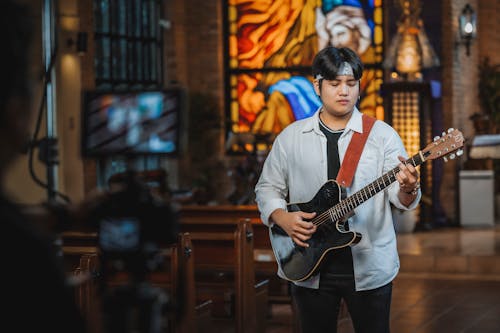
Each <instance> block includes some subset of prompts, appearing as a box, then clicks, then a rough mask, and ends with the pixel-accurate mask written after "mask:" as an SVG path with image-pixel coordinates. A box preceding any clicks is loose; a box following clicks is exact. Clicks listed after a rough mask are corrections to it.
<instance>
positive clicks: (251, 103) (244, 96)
mask: <svg viewBox="0 0 500 333" xmlns="http://www.w3.org/2000/svg"><path fill="white" fill-rule="evenodd" d="M382 16H383V15H382V0H366V1H362V0H360V1H358V0H329V1H328V0H323V1H321V0H295V1H290V0H276V1H264V0H254V1H249V0H228V6H227V15H226V17H227V21H226V24H227V28H228V29H227V31H228V32H229V36H228V38H229V41H228V50H227V52H228V57H227V59H228V61H227V64H226V65H227V68H228V73H229V75H228V78H227V80H228V82H227V86H228V87H229V88H228V96H227V98H228V108H229V110H228V117H229V121H230V124H231V126H230V127H229V135H230V137H235V136H248V135H249V134H250V135H252V134H253V135H261V134H263V133H274V134H277V133H279V132H280V131H281V130H282V129H283V128H284V127H285V126H287V125H288V124H290V123H291V122H293V121H294V120H297V119H300V118H304V117H308V116H310V115H312V114H313V113H314V112H315V111H316V109H317V108H318V107H319V105H320V104H319V103H320V101H319V99H318V97H317V96H316V94H315V93H314V90H313V86H312V78H311V76H310V72H311V64H312V61H313V58H314V55H315V54H316V53H317V52H318V51H319V50H320V49H322V48H323V47H326V46H328V45H333V46H347V47H350V48H351V49H353V50H354V51H356V52H357V54H358V55H359V56H360V58H361V60H362V61H363V63H364V65H365V71H364V74H363V78H362V80H361V102H360V104H359V107H360V109H361V111H362V112H363V113H366V114H369V115H372V116H375V117H377V118H379V119H383V115H384V112H383V106H382V104H383V103H382V97H381V96H380V95H379V89H380V86H381V84H382V83H383V70H382V61H383V59H382V56H383V22H382ZM241 147H242V146H241V145H236V144H235V145H233V147H232V148H231V149H230V151H231V152H236V151H239V150H240V149H241Z"/></svg>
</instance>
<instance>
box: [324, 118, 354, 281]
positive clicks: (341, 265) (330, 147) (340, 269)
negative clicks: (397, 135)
mask: <svg viewBox="0 0 500 333" xmlns="http://www.w3.org/2000/svg"><path fill="white" fill-rule="evenodd" d="M319 125H320V126H319V128H320V129H321V131H322V132H323V133H324V134H325V136H326V141H327V144H326V152H327V158H328V179H336V178H337V174H338V173H339V170H340V157H339V148H338V141H339V138H340V136H341V135H342V133H343V132H344V130H343V129H341V130H337V131H334V130H332V129H330V128H328V127H327V126H326V125H325V124H324V123H323V122H322V121H321V119H320V121H319ZM339 200H340V198H339ZM345 227H346V229H348V226H347V223H346V226H345ZM320 274H321V275H322V276H323V275H328V276H329V277H330V278H352V277H353V276H354V271H353V264H352V252H351V247H350V246H345V247H343V248H340V249H337V250H332V251H330V252H328V254H327V255H326V256H325V257H324V258H323V260H322V262H321V267H320Z"/></svg>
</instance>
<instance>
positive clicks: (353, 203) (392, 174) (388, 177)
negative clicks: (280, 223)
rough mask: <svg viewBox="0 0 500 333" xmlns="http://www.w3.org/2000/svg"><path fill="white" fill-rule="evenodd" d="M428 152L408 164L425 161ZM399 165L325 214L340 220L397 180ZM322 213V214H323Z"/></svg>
mask: <svg viewBox="0 0 500 333" xmlns="http://www.w3.org/2000/svg"><path fill="white" fill-rule="evenodd" d="M426 154H428V153H422V152H420V153H418V154H416V155H414V156H413V157H411V158H409V159H408V160H406V162H405V163H406V164H411V165H413V166H414V167H416V166H418V165H420V164H422V163H424V162H425V157H426ZM399 171H400V170H399V166H398V167H395V168H394V169H392V170H390V171H389V172H387V173H385V174H384V175H382V176H381V177H380V178H377V179H376V180H375V181H373V182H371V183H370V184H368V185H366V186H365V187H363V188H362V189H361V190H359V191H357V192H356V193H354V194H352V195H351V196H349V197H348V198H346V199H344V200H342V201H340V202H339V203H338V204H336V205H335V206H333V207H332V208H330V209H328V210H327V211H325V212H324V213H323V214H325V215H328V217H329V218H330V219H331V220H332V221H339V220H340V219H342V218H343V217H344V216H346V215H347V214H348V213H349V212H351V211H353V210H354V208H356V207H358V206H359V205H361V204H362V203H363V202H365V201H367V200H368V199H370V198H371V197H373V196H374V195H375V194H377V193H379V192H381V191H383V190H384V189H385V188H387V186H389V185H391V184H392V183H394V182H395V181H396V174H397V173H398V172H399ZM323 214H321V215H323Z"/></svg>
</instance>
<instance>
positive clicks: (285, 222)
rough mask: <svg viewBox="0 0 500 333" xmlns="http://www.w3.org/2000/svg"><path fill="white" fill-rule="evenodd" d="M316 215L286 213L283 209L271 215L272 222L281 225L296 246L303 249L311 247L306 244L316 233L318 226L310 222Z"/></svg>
mask: <svg viewBox="0 0 500 333" xmlns="http://www.w3.org/2000/svg"><path fill="white" fill-rule="evenodd" d="M315 216H316V213H315V212H314V213H305V212H301V211H299V212H291V213H289V212H286V211H285V210H283V209H277V210H275V211H274V212H273V213H272V214H271V220H272V221H273V222H274V223H276V224H277V225H279V226H280V227H281V228H282V229H283V230H285V232H286V233H287V234H288V236H290V238H292V240H293V241H294V242H295V244H297V245H299V246H303V247H309V244H308V243H306V242H307V240H309V239H310V238H311V236H312V234H314V233H315V232H316V228H317V227H316V225H315V224H313V223H312V222H309V221H308V220H311V219H313V218H314V217H315Z"/></svg>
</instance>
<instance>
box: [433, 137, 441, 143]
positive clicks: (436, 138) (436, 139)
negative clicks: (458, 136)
mask: <svg viewBox="0 0 500 333" xmlns="http://www.w3.org/2000/svg"><path fill="white" fill-rule="evenodd" d="M439 139H441V138H440V137H439V136H435V137H434V139H433V141H434V142H436V141H439Z"/></svg>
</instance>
